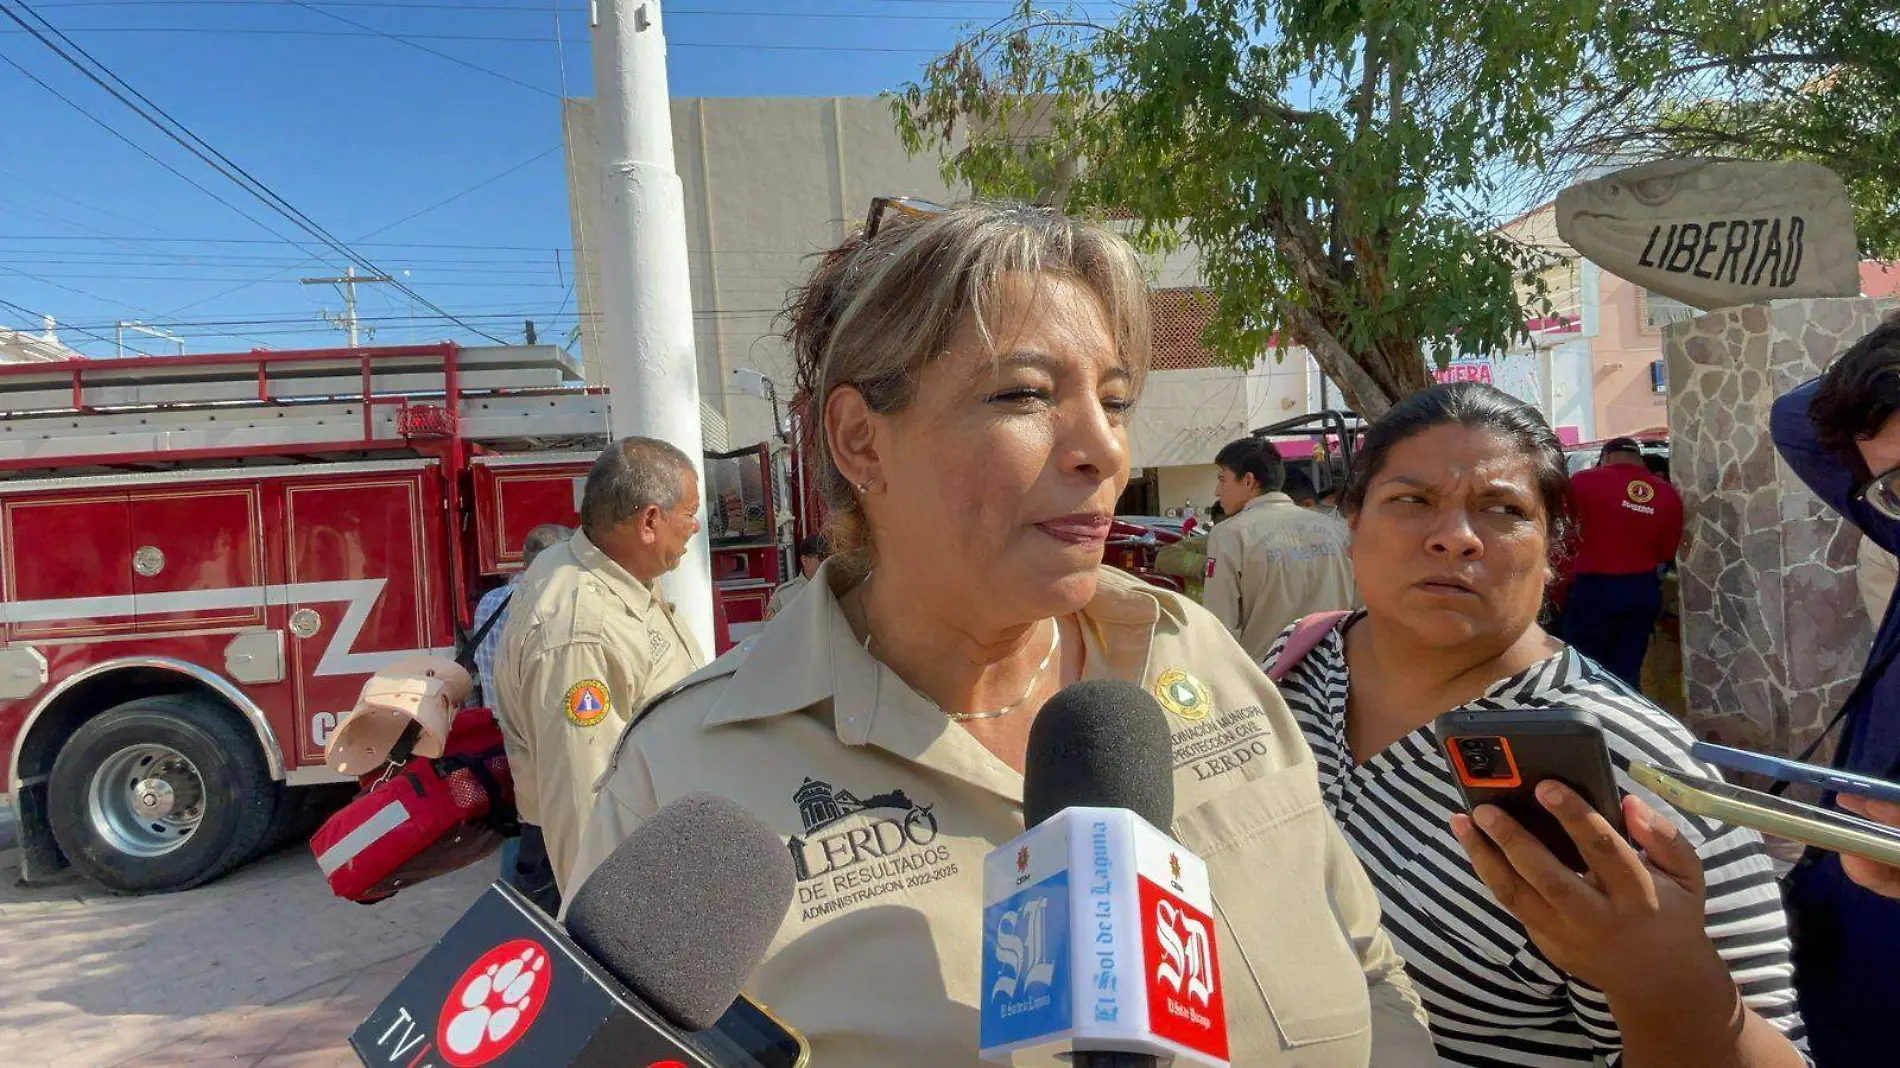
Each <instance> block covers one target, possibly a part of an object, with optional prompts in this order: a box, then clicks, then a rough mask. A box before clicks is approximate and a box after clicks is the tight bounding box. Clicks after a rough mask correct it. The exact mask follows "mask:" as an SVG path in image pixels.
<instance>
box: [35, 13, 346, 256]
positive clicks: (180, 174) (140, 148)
mask: <svg viewBox="0 0 1900 1068" xmlns="http://www.w3.org/2000/svg"><path fill="white" fill-rule="evenodd" d="M6 14H7V15H8V17H13V12H11V11H7V12H6ZM0 63H5V64H6V65H7V66H9V67H12V68H13V69H14V70H16V71H19V72H20V73H21V74H22V75H24V76H25V77H26V79H27V80H28V81H31V82H32V83H33V84H34V85H37V86H39V87H40V88H41V89H44V90H46V91H47V92H48V93H51V94H52V95H53V96H54V97H56V98H57V99H58V100H60V101H61V102H62V103H64V104H65V105H66V106H67V107H70V108H72V109H73V110H74V111H77V112H79V113H80V114H81V115H84V116H85V117H86V118H87V119H89V120H91V121H92V123H93V124H94V125H96V126H98V127H99V128H100V129H102V130H104V131H105V132H107V133H109V134H111V135H112V136H113V137H115V138H117V139H118V140H119V141H121V142H123V143H124V144H125V145H127V146H128V147H130V148H131V149H132V151H134V152H137V153H138V154H139V155H141V156H144V157H145V158H146V159H149V160H151V161H152V162H153V163H156V164H158V165H159V166H160V167H163V168H165V170H167V171H169V172H170V173H171V174H173V175H174V176H176V177H177V178H178V179H179V180H180V181H182V182H184V183H185V184H186V185H189V186H191V187H192V188H193V189H196V190H197V191H199V192H200V193H203V194H204V195H205V196H208V197H210V198H211V199H213V200H215V201H217V202H218V203H220V204H222V205H224V206H225V207H227V208H230V209H231V210H232V211H234V212H236V213H238V215H240V216H241V217H243V218H244V219H245V220H247V221H249V222H251V223H253V224H255V225H256V226H257V227H258V229H260V230H263V231H264V232H265V233H267V234H270V235H272V236H274V237H276V238H277V239H278V240H279V241H281V242H283V243H284V244H287V245H291V246H293V247H295V248H299V249H302V250H303V251H305V252H309V251H310V249H309V248H308V247H306V246H304V245H302V244H299V243H298V242H297V241H296V240H294V239H292V238H288V237H285V236H284V235H283V234H280V233H278V232H277V231H276V230H274V229H272V228H271V226H270V224H269V223H267V222H265V221H263V220H262V219H259V218H257V217H256V216H254V215H252V214H251V213H250V212H248V211H245V210H244V209H243V208H240V207H238V206H237V205H236V204H233V203H231V202H230V201H228V200H226V199H224V198H223V197H221V196H219V195H218V194H216V193H214V192H212V191H211V190H210V189H207V188H206V187H205V186H204V185H203V184H202V183H200V182H199V181H198V180H197V179H195V178H193V177H191V176H190V175H188V174H186V173H185V172H184V171H181V170H179V169H178V168H176V167H174V166H172V165H171V164H169V163H167V162H165V161H164V160H162V159H160V158H158V156H156V155H154V154H153V153H152V151H151V150H150V149H148V148H146V147H145V146H144V145H141V144H139V143H138V142H137V141H134V140H132V139H131V138H130V137H127V136H126V135H125V134H123V133H120V132H119V131H118V130H117V129H115V128H114V127H113V126H112V124H111V123H108V122H106V120H104V119H102V118H100V117H99V116H97V115H95V114H93V113H92V112H91V111H90V110H88V109H87V108H86V107H84V106H83V105H81V104H80V103H78V102H77V101H75V100H74V99H73V98H71V97H69V96H67V95H66V94H65V93H62V92H60V91H59V90H57V89H55V88H53V87H52V86H50V85H48V84H46V82H45V81H44V80H42V79H41V78H40V76H39V75H37V74H34V73H33V72H32V71H30V70H27V69H26V68H25V67H22V66H20V65H19V64H18V63H16V62H14V60H13V58H12V57H11V56H8V55H5V54H3V53H0ZM140 240H151V241H158V240H163V239H162V238H142V239H140Z"/></svg>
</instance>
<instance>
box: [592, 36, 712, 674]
mask: <svg viewBox="0 0 1900 1068" xmlns="http://www.w3.org/2000/svg"><path fill="white" fill-rule="evenodd" d="M594 12H595V20H596V21H595V26H594V119H595V124H596V128H597V130H598V139H599V152H600V169H601V175H600V177H601V181H600V200H601V203H600V208H601V221H602V224H603V225H602V236H601V239H600V241H599V242H598V247H599V249H600V261H601V262H600V280H601V286H600V306H601V310H602V311H603V312H604V313H605V323H604V325H605V330H604V331H602V338H601V340H602V342H603V348H604V350H605V351H604V352H603V354H602V355H603V360H602V365H603V366H604V367H605V369H606V376H607V387H608V402H607V403H608V428H609V431H610V432H611V434H612V435H613V437H615V438H616V439H617V438H621V437H625V436H627V435H631V434H638V435H642V436H645V437H650V438H658V439H660V440H662V441H666V442H670V443H672V444H673V445H675V446H678V447H679V449H680V450H681V451H682V452H684V453H686V455H687V456H689V457H691V458H692V460H693V470H694V473H695V475H697V477H698V481H699V485H700V494H701V498H702V500H707V499H709V498H710V496H711V494H710V491H709V490H708V489H707V487H706V472H705V463H704V451H705V446H704V444H703V439H702V438H701V437H700V425H699V403H700V402H699V361H698V357H697V355H696V354H695V352H694V347H693V302H692V289H691V286H690V283H689V282H688V280H687V259H686V202H685V195H684V193H683V192H682V191H681V187H680V177H679V174H678V172H676V171H675V170H674V164H673V115H672V110H671V100H670V98H669V97H668V95H667V85H666V37H665V35H664V33H663V32H662V30H661V21H660V4H659V2H658V0H595V3H594ZM708 503H709V504H710V502H708ZM664 584H665V587H666V592H667V597H668V599H669V600H671V601H672V602H673V603H674V604H675V605H677V606H678V607H679V610H680V615H681V617H682V620H683V622H685V623H686V624H687V625H688V626H690V627H691V628H692V629H693V635H694V637H696V638H697V639H698V640H699V644H700V646H701V648H703V649H705V650H707V651H708V652H710V651H711V650H712V649H713V641H712V637H713V589H712V558H711V554H710V551H709V548H708V544H707V540H706V532H705V528H704V526H703V525H702V526H701V528H700V533H699V534H698V535H696V536H695V537H694V539H693V542H692V545H691V548H690V549H689V551H688V553H687V557H686V563H685V564H684V565H683V566H681V567H680V568H679V569H678V570H676V571H674V572H673V573H672V574H670V575H668V576H667V577H666V579H665V582H664Z"/></svg>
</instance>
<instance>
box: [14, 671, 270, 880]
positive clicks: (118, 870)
mask: <svg viewBox="0 0 1900 1068" xmlns="http://www.w3.org/2000/svg"><path fill="white" fill-rule="evenodd" d="M284 792H285V791H284V789H283V787H282V786H281V785H280V784H278V783H276V782H273V781H272V780H271V777H270V769H269V768H268V767H267V766H266V765H265V763H264V754H263V753H262V752H261V751H260V750H259V749H258V745H257V738H256V736H255V735H254V734H252V733H251V731H250V729H249V728H248V727H246V726H244V725H243V724H242V723H240V722H239V721H238V720H237V719H236V718H235V717H233V716H232V715H231V714H230V713H229V712H228V711H226V710H223V709H220V708H218V707H217V706H215V705H213V704H211V703H210V702H208V701H206V700H204V699H203V698H199V697H195V696H189V695H165V696H160V697H142V698H139V699H138V700H136V701H128V702H126V703H125V704H122V705H119V706H117V707H115V708H110V709H107V710H106V711H104V712H101V713H100V714H99V715H97V716H95V717H93V718H92V719H90V720H87V721H86V723H85V724H84V725H82V726H81V727H80V728H79V730H77V731H75V732H74V733H73V736H72V737H71V738H69V739H68V740H67V742H66V744H65V746H64V747H62V748H61V749H60V752H59V756H58V758H57V759H55V760H54V762H53V774H52V778H51V781H50V782H49V783H48V789H47V816H48V818H49V820H50V822H51V823H52V827H53V838H54V840H55V841H57V842H58V843H59V848H60V851H61V852H63V853H65V854H66V859H67V860H69V861H71V863H72V865H73V867H74V868H75V869H77V870H78V871H79V873H80V874H82V875H84V876H86V877H87V878H89V879H91V880H93V881H94V882H96V883H98V884H100V885H101V886H104V887H105V888H107V889H108V890H112V891H114V892H115V893H121V894H150V893H164V892H167V891H173V890H188V889H190V888H192V887H194V886H198V885H200V884H202V883H206V882H210V881H211V880H213V879H216V878H218V877H219V876H221V875H223V874H225V873H226V872H229V871H230V870H231V869H233V868H235V867H237V866H238V865H240V864H242V863H244V862H245V861H247V860H249V859H251V857H252V856H254V855H255V854H256V853H257V851H258V847H259V846H260V845H262V844H263V842H264V840H265V836H266V835H267V834H269V832H270V830H271V824H272V817H273V815H274V814H275V813H276V811H277V809H278V808H279V807H280V801H279V795H280V794H282V793H284Z"/></svg>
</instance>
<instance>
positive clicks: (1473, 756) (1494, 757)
mask: <svg viewBox="0 0 1900 1068" xmlns="http://www.w3.org/2000/svg"><path fill="white" fill-rule="evenodd" d="M1458 752H1459V754H1460V755H1461V756H1463V757H1464V762H1465V771H1467V772H1469V773H1470V774H1471V775H1472V777H1474V778H1479V779H1489V778H1492V777H1493V775H1494V774H1495V773H1496V771H1497V769H1498V766H1499V761H1498V758H1499V757H1500V756H1502V747H1500V746H1499V745H1498V744H1497V741H1496V739H1492V738H1460V739H1459V740H1458Z"/></svg>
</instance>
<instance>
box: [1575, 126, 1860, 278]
mask: <svg viewBox="0 0 1900 1068" xmlns="http://www.w3.org/2000/svg"><path fill="white" fill-rule="evenodd" d="M1557 233H1558V234H1559V235H1560V236H1562V237H1563V239H1564V240H1565V241H1566V242H1568V243H1569V244H1570V246H1571V247H1572V248H1574V249H1576V250H1577V251H1578V252H1580V253H1582V254H1583V255H1584V256H1586V257H1588V258H1589V259H1590V260H1591V261H1593V262H1595V263H1596V264H1597V265H1598V266H1600V267H1602V268H1603V269H1604V270H1607V271H1610V272H1611V273H1613V274H1616V275H1619V276H1621V277H1623V278H1627V279H1629V280H1630V281H1631V282H1634V283H1636V284H1637V285H1640V286H1646V287H1648V288H1650V289H1652V290H1655V291H1656V292H1658V293H1661V294H1663V295H1664V296H1667V297H1674V298H1675V299H1676V300H1679V301H1682V302H1683V303H1684V304H1688V305H1691V306H1692V307H1697V308H1702V309H1705V310H1706V309H1711V308H1728V307H1733V306H1736V305H1740V304H1749V303H1753V302H1755V301H1760V300H1775V299H1783V298H1794V297H1856V296H1859V295H1860V257H1859V251H1858V249H1857V248H1856V247H1855V242H1854V208H1853V204H1852V202H1850V201H1849V200H1848V199H1847V189H1846V187H1845V186H1843V185H1842V184H1841V179H1840V176H1839V175H1836V174H1835V173H1834V172H1833V171H1830V170H1828V169H1827V168H1826V167H1822V166H1820V165H1818V164H1813V163H1800V162H1777V163H1756V162H1717V161H1713V160H1676V161H1670V162H1665V163H1646V164H1643V165H1642V166H1640V167H1630V168H1628V169H1626V170H1621V171H1617V172H1616V173H1614V174H1611V175H1607V176H1605V177H1602V178H1596V179H1593V180H1590V181H1586V182H1579V183H1577V184H1576V185H1573V186H1571V187H1570V188H1568V189H1566V190H1564V191H1563V192H1562V193H1560V194H1558V196H1557Z"/></svg>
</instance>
